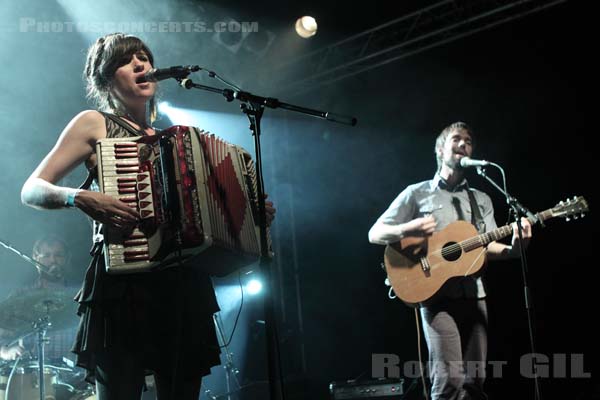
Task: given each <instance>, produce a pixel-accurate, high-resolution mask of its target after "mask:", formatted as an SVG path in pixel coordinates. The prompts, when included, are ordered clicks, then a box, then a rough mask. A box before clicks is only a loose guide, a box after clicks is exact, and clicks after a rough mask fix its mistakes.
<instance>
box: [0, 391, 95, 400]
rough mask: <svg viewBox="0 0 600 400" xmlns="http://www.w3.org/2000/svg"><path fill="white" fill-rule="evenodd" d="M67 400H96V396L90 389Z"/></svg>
mask: <svg viewBox="0 0 600 400" xmlns="http://www.w3.org/2000/svg"><path fill="white" fill-rule="evenodd" d="M0 400H1V398H0ZM69 400H96V394H95V393H94V391H93V390H92V389H90V390H85V391H82V392H79V393H77V394H76V395H75V396H73V397H71V398H70V399H69Z"/></svg>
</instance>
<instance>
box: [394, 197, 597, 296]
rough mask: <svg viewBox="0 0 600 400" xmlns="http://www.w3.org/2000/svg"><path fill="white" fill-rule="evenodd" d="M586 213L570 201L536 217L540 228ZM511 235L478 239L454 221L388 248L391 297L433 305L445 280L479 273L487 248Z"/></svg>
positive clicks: (579, 202)
mask: <svg viewBox="0 0 600 400" xmlns="http://www.w3.org/2000/svg"><path fill="white" fill-rule="evenodd" d="M587 211H588V204H587V201H586V200H585V199H584V198H583V197H573V199H568V200H566V201H561V202H560V203H558V204H557V205H556V206H555V207H553V208H550V209H548V210H546V211H542V212H540V213H538V214H536V217H537V221H538V222H540V223H542V224H543V222H544V221H546V220H548V219H550V218H554V217H562V218H565V219H566V220H567V221H569V220H570V219H571V218H573V219H577V218H579V217H583V216H584V213H586V212H587ZM529 222H531V223H532V224H533V223H534V221H531V220H530V221H529ZM512 231H513V229H512V226H511V225H505V226H503V227H500V228H497V229H494V230H492V231H490V232H486V233H483V234H480V235H478V234H477V230H476V229H475V227H474V226H473V225H472V224H470V223H469V222H466V221H456V222H453V223H451V224H450V225H448V226H447V227H445V228H444V229H442V230H441V231H439V232H435V233H433V234H432V235H431V236H428V237H405V238H403V239H401V240H400V241H399V242H396V243H393V244H389V245H388V246H386V248H385V254H384V264H385V269H386V272H387V275H388V279H389V281H390V284H391V286H392V288H393V289H394V293H396V296H397V297H398V298H399V299H401V300H402V301H404V302H405V303H407V304H408V305H410V306H418V305H419V304H429V303H431V302H433V301H434V300H435V296H436V294H438V293H439V292H440V289H442V287H443V286H444V284H445V283H446V282H447V281H448V280H450V279H456V278H458V279H460V278H461V277H466V276H469V275H473V274H476V273H478V272H479V271H480V270H481V268H482V267H483V265H484V262H485V259H486V246H487V245H488V244H489V243H490V242H492V241H495V240H499V239H502V238H504V237H506V236H509V235H511V234H512Z"/></svg>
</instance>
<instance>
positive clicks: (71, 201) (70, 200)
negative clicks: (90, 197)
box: [65, 189, 82, 207]
mask: <svg viewBox="0 0 600 400" xmlns="http://www.w3.org/2000/svg"><path fill="white" fill-rule="evenodd" d="M81 190H82V189H69V190H68V192H67V198H66V200H65V207H75V196H77V195H78V194H79V192H81Z"/></svg>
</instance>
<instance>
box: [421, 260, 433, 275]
mask: <svg viewBox="0 0 600 400" xmlns="http://www.w3.org/2000/svg"><path fill="white" fill-rule="evenodd" d="M421 269H422V270H423V272H425V273H426V274H427V275H429V274H428V272H429V271H430V270H431V266H430V265H429V260H427V257H421Z"/></svg>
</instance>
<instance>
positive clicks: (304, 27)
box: [296, 16, 317, 39]
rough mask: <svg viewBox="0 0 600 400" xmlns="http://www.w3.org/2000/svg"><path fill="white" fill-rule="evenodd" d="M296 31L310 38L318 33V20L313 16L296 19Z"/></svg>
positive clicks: (305, 37) (303, 36) (301, 35)
mask: <svg viewBox="0 0 600 400" xmlns="http://www.w3.org/2000/svg"><path fill="white" fill-rule="evenodd" d="M296 33H297V34H298V35H300V37H302V38H304V39H308V38H309V37H311V36H314V35H315V34H316V33H317V21H315V19H314V18H313V17H309V16H304V17H301V18H298V20H297V21H296Z"/></svg>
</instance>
